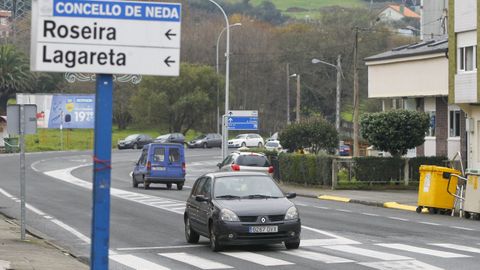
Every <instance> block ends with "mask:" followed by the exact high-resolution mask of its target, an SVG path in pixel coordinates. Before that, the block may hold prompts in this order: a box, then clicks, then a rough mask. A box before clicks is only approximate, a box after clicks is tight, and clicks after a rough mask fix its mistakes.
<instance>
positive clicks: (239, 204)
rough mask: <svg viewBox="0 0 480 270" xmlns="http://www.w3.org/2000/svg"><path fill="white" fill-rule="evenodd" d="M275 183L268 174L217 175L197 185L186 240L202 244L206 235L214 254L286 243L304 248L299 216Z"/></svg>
mask: <svg viewBox="0 0 480 270" xmlns="http://www.w3.org/2000/svg"><path fill="white" fill-rule="evenodd" d="M295 196H296V194H295V193H288V194H286V195H284V194H283V192H282V191H281V190H280V188H279V187H278V186H277V184H276V183H275V181H274V180H273V179H272V178H271V177H270V176H268V175H265V174H262V173H242V172H216V173H209V174H206V175H204V176H202V177H200V178H198V179H197V181H196V182H195V184H194V186H193V188H192V192H191V194H190V196H189V197H188V199H187V207H186V208H185V214H184V221H185V237H186V239H187V242H189V243H197V242H198V241H199V238H200V235H202V236H204V237H207V238H209V239H210V248H211V249H212V250H213V251H219V250H221V249H222V248H223V247H224V246H226V245H250V244H275V243H281V242H284V243H285V247H286V248H287V249H296V248H298V247H299V245H300V231H301V222H300V217H299V214H298V210H297V208H296V207H295V205H294V204H293V203H292V202H291V201H290V200H288V199H291V198H295Z"/></svg>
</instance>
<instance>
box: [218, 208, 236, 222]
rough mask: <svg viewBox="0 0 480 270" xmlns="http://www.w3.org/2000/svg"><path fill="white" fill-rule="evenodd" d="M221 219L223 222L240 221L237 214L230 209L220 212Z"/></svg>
mask: <svg viewBox="0 0 480 270" xmlns="http://www.w3.org/2000/svg"><path fill="white" fill-rule="evenodd" d="M220 219H221V220H223V221H240V219H239V218H238V216H237V214H235V213H234V212H233V211H232V210H229V209H222V211H220Z"/></svg>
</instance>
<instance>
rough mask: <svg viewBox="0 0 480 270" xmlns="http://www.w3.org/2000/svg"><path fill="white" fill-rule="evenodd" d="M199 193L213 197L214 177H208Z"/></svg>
mask: <svg viewBox="0 0 480 270" xmlns="http://www.w3.org/2000/svg"><path fill="white" fill-rule="evenodd" d="M198 194H199V195H203V196H205V197H208V198H209V197H211V194H212V179H210V178H207V179H206V180H205V183H204V184H203V186H202V188H201V189H200V192H199V193H198Z"/></svg>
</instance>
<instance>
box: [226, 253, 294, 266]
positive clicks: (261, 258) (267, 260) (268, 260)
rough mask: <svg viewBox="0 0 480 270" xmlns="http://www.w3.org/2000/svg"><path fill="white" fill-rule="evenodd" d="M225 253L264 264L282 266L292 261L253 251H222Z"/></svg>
mask: <svg viewBox="0 0 480 270" xmlns="http://www.w3.org/2000/svg"><path fill="white" fill-rule="evenodd" d="M220 253H221V254H223V255H227V256H231V257H234V258H237V259H241V260H245V261H249V262H252V263H255V264H260V265H263V266H280V265H291V264H294V263H292V262H287V261H284V260H280V259H275V258H272V257H268V256H265V255H261V254H257V253H253V252H220Z"/></svg>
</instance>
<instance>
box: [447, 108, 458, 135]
mask: <svg viewBox="0 0 480 270" xmlns="http://www.w3.org/2000/svg"><path fill="white" fill-rule="evenodd" d="M449 119H450V121H449V122H450V123H449V130H450V137H460V111H459V110H455V111H450V115H449Z"/></svg>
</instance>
